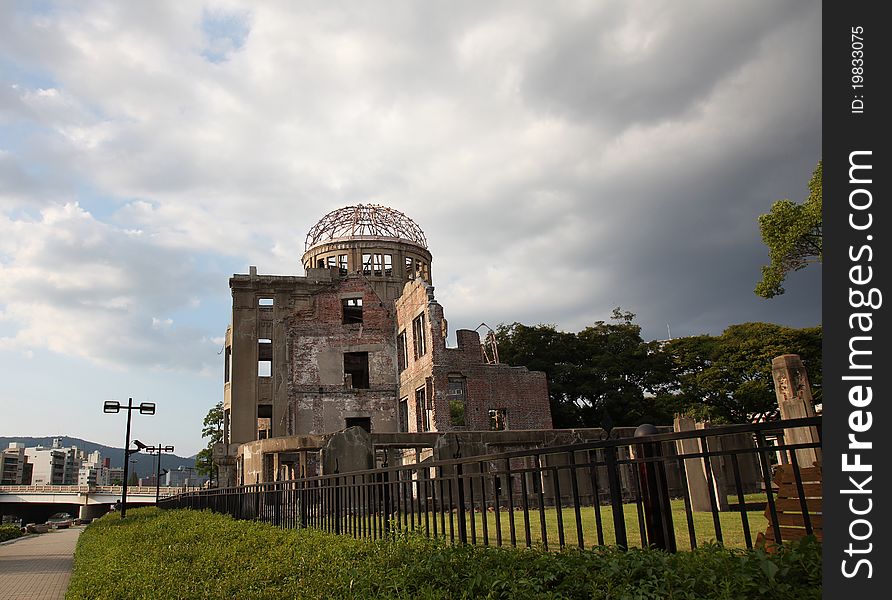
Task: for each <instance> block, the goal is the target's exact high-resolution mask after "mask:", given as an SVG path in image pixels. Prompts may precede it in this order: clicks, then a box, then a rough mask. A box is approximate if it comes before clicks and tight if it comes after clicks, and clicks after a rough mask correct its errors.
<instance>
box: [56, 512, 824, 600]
mask: <svg viewBox="0 0 892 600" xmlns="http://www.w3.org/2000/svg"><path fill="white" fill-rule="evenodd" d="M74 565H75V568H74V574H73V576H72V579H71V584H70V586H69V588H68V595H67V598H69V599H77V598H95V599H101V598H121V599H125V598H127V599H141V598H146V599H148V598H165V599H167V598H184V599H185V598H189V599H191V598H238V599H240V600H241V599H247V598H257V599H271V598H413V599H415V598H442V599H453V598H505V599H509V598H510V599H522V598H562V599H563V598H592V599H597V600H646V599H650V598H654V599H657V598H659V599H674V600H683V599H697V600H702V599H704V598H715V599H738V598H739V599H744V598H745V599H751V598H756V599H759V598H764V599H766V600H768V599H770V600H785V599H818V598H820V597H821V548H820V545H819V544H817V543H816V542H814V541H813V540H805V541H803V542H802V543H801V544H798V545H796V546H793V547H791V548H789V549H781V551H780V552H779V553H778V554H774V555H768V554H765V553H764V552H762V551H760V550H755V551H748V552H747V551H739V550H727V549H724V548H722V547H720V546H716V545H711V546H707V547H703V548H700V549H698V550H696V551H694V552H679V553H677V554H667V553H664V552H660V551H656V550H629V551H627V552H622V551H619V550H616V549H611V548H595V549H592V550H585V551H579V550H567V551H564V552H545V551H541V550H515V549H495V548H484V547H479V546H477V547H472V546H462V547H452V546H446V545H443V544H442V543H439V542H435V541H432V540H429V539H426V538H423V537H419V536H416V535H398V536H395V537H394V538H393V539H388V540H383V541H382V540H379V541H370V540H355V539H353V538H350V537H346V536H336V535H332V534H326V533H322V532H319V531H314V530H300V531H293V530H282V529H277V528H274V527H271V526H268V525H262V524H258V523H252V522H245V521H235V520H233V519H231V518H229V517H227V516H224V515H217V514H213V513H210V512H197V511H160V510H158V509H156V508H143V509H136V510H133V511H128V517H127V519H125V520H121V519H120V518H119V516H118V515H117V514H114V513H113V514H110V515H108V516H105V517H103V518H102V519H100V520H98V521H95V522H94V523H93V524H91V525H90V526H89V527H88V528H87V529H86V531H84V533H83V534H81V537H80V540H79V542H78V546H77V551H76V553H75V557H74Z"/></svg>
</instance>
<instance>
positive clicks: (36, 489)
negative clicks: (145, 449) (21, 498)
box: [0, 484, 202, 496]
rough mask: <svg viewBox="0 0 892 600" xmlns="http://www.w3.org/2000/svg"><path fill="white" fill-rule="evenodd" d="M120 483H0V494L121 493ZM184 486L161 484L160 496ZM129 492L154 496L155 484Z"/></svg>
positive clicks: (177, 491)
mask: <svg viewBox="0 0 892 600" xmlns="http://www.w3.org/2000/svg"><path fill="white" fill-rule="evenodd" d="M121 489H122V486H120V485H52V484H41V485H0V494H3V493H8V494H22V493H25V494H113V495H114V494H117V495H119V496H120V495H121ZM185 489H186V490H187V491H192V490H200V489H202V488H200V487H189V488H185ZM183 491H184V488H183V487H182V486H180V487H167V486H161V495H162V496H172V495H175V494H179V493H182V492H183ZM128 493H129V494H136V495H145V496H154V495H155V486H154V485H152V486H128Z"/></svg>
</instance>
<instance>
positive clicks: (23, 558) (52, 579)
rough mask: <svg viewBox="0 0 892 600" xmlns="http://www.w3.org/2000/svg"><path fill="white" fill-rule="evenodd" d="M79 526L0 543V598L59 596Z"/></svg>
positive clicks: (48, 598) (60, 598) (65, 582)
mask: <svg viewBox="0 0 892 600" xmlns="http://www.w3.org/2000/svg"><path fill="white" fill-rule="evenodd" d="M83 529H84V528H83V527H72V528H70V529H58V530H53V531H50V532H49V533H43V534H41V535H35V536H31V537H28V538H25V539H20V540H16V541H14V542H12V543H7V544H2V545H0V600H63V599H64V598H65V590H67V589H68V580H69V579H70V578H71V563H72V559H73V558H74V546H75V545H76V544H77V538H78V536H79V535H80V534H81V531H83Z"/></svg>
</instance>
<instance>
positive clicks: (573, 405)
mask: <svg viewBox="0 0 892 600" xmlns="http://www.w3.org/2000/svg"><path fill="white" fill-rule="evenodd" d="M634 317H635V315H633V314H632V313H629V312H623V311H622V310H620V309H615V310H614V311H613V318H612V321H613V322H610V323H608V322H605V321H596V322H595V323H594V324H593V325H591V326H589V327H586V328H585V329H583V330H582V331H580V332H579V333H567V332H562V331H558V330H557V329H556V328H555V326H554V325H542V324H540V325H535V326H528V325H522V324H520V323H513V324H512V325H500V326H499V327H498V328H497V330H496V339H497V341H498V344H499V356H500V358H501V359H502V360H503V361H504V362H506V363H509V364H513V365H523V366H526V367H527V368H529V369H532V370H536V371H544V372H545V373H546V375H547V377H548V387H549V401H550V403H551V415H552V420H553V422H554V426H555V427H557V428H567V427H600V426H602V425H608V426H609V425H640V424H641V423H643V422H659V423H665V422H668V421H671V419H672V414H671V412H670V411H669V410H668V409H667V407H665V406H662V405H661V404H660V403H659V399H655V398H654V397H653V395H652V394H651V392H653V391H654V390H656V389H657V388H658V387H659V386H660V385H661V384H663V382H664V381H665V379H666V377H667V376H668V367H669V365H668V362H667V361H666V360H665V358H664V357H663V356H662V355H660V354H659V353H654V352H652V350H651V347H650V345H649V344H647V343H645V342H644V341H643V340H642V339H641V328H640V327H639V326H638V325H636V324H634V323H633V319H634Z"/></svg>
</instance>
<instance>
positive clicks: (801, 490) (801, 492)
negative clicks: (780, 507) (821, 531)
mask: <svg viewBox="0 0 892 600" xmlns="http://www.w3.org/2000/svg"><path fill="white" fill-rule="evenodd" d="M796 454H798V453H797V452H796V451H795V450H793V451H791V452H790V466H791V467H793V478H794V480H795V481H796V494H797V495H798V496H799V508H801V509H802V520H803V521H804V523H805V535H811V534H812V533H814V531H813V530H812V526H811V515H809V514H808V502H807V501H806V499H805V486H803V485H802V471H800V470H799V459H798V458H797V457H796Z"/></svg>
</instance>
